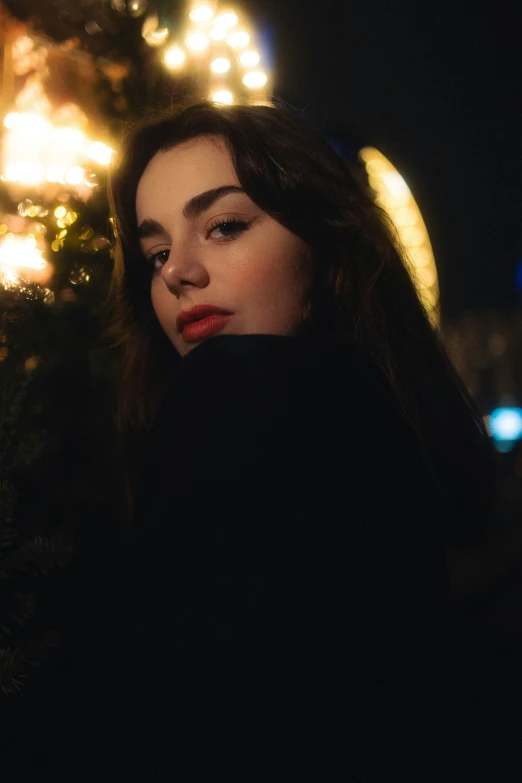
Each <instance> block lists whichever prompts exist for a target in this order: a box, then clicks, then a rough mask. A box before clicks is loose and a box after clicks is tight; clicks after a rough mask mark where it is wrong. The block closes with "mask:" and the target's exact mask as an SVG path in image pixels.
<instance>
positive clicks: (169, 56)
mask: <svg viewBox="0 0 522 783" xmlns="http://www.w3.org/2000/svg"><path fill="white" fill-rule="evenodd" d="M164 59H165V63H166V65H168V66H169V68H178V67H179V66H180V65H183V63H184V62H185V52H184V51H183V49H181V48H180V47H179V46H171V47H170V49H167V51H166V52H165V58H164Z"/></svg>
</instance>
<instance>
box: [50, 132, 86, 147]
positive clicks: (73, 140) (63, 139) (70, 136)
mask: <svg viewBox="0 0 522 783" xmlns="http://www.w3.org/2000/svg"><path fill="white" fill-rule="evenodd" d="M84 141H85V137H84V135H83V133H82V132H81V131H79V130H76V129H75V128H56V130H55V132H54V139H53V142H54V143H55V144H57V145H58V146H59V147H60V148H61V149H63V148H64V147H67V148H68V149H69V150H74V151H78V152H79V151H80V150H81V148H82V146H83V143H84Z"/></svg>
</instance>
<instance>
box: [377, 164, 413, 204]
mask: <svg viewBox="0 0 522 783" xmlns="http://www.w3.org/2000/svg"><path fill="white" fill-rule="evenodd" d="M383 180H384V184H385V185H386V187H387V188H388V190H389V191H390V193H391V194H392V196H393V197H394V198H395V199H397V200H398V201H403V200H405V199H408V198H409V196H410V189H409V187H408V186H407V184H406V183H405V181H404V179H403V178H402V177H401V175H400V174H399V172H398V171H390V172H388V173H387V174H385V175H384V176H383Z"/></svg>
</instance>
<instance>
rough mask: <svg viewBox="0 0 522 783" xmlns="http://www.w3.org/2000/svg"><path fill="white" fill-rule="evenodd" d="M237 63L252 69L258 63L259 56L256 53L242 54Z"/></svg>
mask: <svg viewBox="0 0 522 783" xmlns="http://www.w3.org/2000/svg"><path fill="white" fill-rule="evenodd" d="M239 62H240V63H241V65H244V66H245V67H246V68H254V67H255V66H256V65H257V64H258V62H259V55H258V53H257V52H242V54H241V56H240V58H239Z"/></svg>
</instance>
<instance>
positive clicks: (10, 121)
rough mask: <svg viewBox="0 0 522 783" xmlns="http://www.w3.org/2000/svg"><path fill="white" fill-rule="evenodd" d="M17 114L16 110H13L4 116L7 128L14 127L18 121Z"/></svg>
mask: <svg viewBox="0 0 522 783" xmlns="http://www.w3.org/2000/svg"><path fill="white" fill-rule="evenodd" d="M17 116H18V115H17V114H16V113H15V112H11V113H10V114H6V115H5V117H4V125H5V127H6V128H14V125H15V123H16V118H17Z"/></svg>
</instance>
